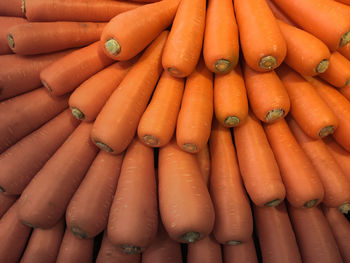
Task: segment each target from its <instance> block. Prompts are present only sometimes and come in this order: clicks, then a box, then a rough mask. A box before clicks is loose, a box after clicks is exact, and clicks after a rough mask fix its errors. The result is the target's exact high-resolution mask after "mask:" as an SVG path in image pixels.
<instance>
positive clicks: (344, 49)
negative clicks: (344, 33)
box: [337, 43, 350, 60]
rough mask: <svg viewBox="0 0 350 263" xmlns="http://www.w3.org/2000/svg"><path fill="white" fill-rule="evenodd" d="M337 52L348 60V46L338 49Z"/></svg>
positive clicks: (349, 58)
mask: <svg viewBox="0 0 350 263" xmlns="http://www.w3.org/2000/svg"><path fill="white" fill-rule="evenodd" d="M337 51H338V52H339V53H340V54H342V55H343V56H344V57H346V58H347V59H348V60H350V44H349V43H348V44H346V45H345V46H343V47H341V48H338V49H337Z"/></svg>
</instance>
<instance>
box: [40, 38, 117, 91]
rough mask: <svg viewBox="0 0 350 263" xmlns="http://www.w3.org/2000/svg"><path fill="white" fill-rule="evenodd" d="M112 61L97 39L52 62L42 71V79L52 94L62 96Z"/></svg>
mask: <svg viewBox="0 0 350 263" xmlns="http://www.w3.org/2000/svg"><path fill="white" fill-rule="evenodd" d="M112 63H113V60H112V59H110V58H109V57H107V56H106V55H105V54H104V53H103V51H102V47H101V42H100V41H97V42H94V43H93V44H90V45H89V46H86V47H83V48H80V49H78V50H76V51H74V52H72V53H71V54H68V55H67V56H65V57H63V58H61V59H59V60H57V61H55V62H54V63H52V64H50V65H49V66H48V67H46V68H44V69H43V70H42V71H41V72H40V79H41V82H42V84H43V85H44V86H45V87H46V88H47V89H48V90H49V92H50V93H51V94H52V95H54V96H61V95H63V94H66V93H68V92H70V91H72V90H74V89H75V88H76V87H77V86H78V85H80V84H81V83H82V82H83V81H85V80H87V79H88V78H89V77H91V76H92V75H94V74H96V73H97V72H98V71H100V70H101V69H103V68H105V67H107V66H109V65H110V64H112Z"/></svg>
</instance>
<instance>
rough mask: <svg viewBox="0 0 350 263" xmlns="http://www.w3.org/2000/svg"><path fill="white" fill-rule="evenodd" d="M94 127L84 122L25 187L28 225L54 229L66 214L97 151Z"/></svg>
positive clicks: (22, 214)
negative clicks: (91, 134)
mask: <svg viewBox="0 0 350 263" xmlns="http://www.w3.org/2000/svg"><path fill="white" fill-rule="evenodd" d="M91 126H92V125H91V124H88V123H81V124H80V125H79V126H78V127H77V128H76V129H75V130H74V132H73V133H72V134H71V135H70V136H69V137H68V139H67V140H66V141H65V142H64V144H63V145H62V146H61V147H60V148H59V149H58V150H57V151H56V152H55V154H54V155H53V156H52V157H51V158H50V159H49V160H48V161H47V162H46V163H45V165H44V166H43V167H42V168H41V170H40V171H39V172H38V173H37V174H36V176H35V177H34V178H33V180H32V181H31V182H30V183H29V185H28V186H27V187H26V188H25V190H24V191H23V193H22V195H21V197H20V199H19V204H18V216H19V218H20V220H21V221H22V222H23V223H24V224H26V225H29V226H34V227H40V228H50V227H52V226H54V225H55V224H56V223H57V222H58V221H59V219H60V218H61V217H62V216H63V215H64V213H65V211H66V207H67V205H68V203H69V200H70V199H71V197H72V196H73V194H74V192H75V191H76V189H77V188H78V186H79V184H80V182H81V181H82V179H83V177H84V175H85V173H86V171H87V170H88V168H89V166H90V164H91V162H92V161H93V159H94V157H95V155H96V152H97V148H96V147H95V146H94V145H93V144H92V142H91V140H90V136H89V135H90V132H91Z"/></svg>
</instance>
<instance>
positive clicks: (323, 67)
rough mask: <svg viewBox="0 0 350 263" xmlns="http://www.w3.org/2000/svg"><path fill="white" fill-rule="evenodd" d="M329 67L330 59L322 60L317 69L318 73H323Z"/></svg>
mask: <svg viewBox="0 0 350 263" xmlns="http://www.w3.org/2000/svg"><path fill="white" fill-rule="evenodd" d="M328 65H329V60H328V59H324V60H322V61H321V62H320V63H319V64H318V65H317V67H316V72H317V73H323V72H325V71H326V70H327V68H328Z"/></svg>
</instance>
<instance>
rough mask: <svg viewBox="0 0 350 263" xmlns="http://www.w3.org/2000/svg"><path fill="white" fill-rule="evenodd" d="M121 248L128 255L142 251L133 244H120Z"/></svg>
mask: <svg viewBox="0 0 350 263" xmlns="http://www.w3.org/2000/svg"><path fill="white" fill-rule="evenodd" d="M119 247H120V248H121V250H122V251H123V252H124V253H125V254H128V255H135V254H138V253H141V252H142V249H141V248H140V247H137V246H133V245H120V246H119Z"/></svg>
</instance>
